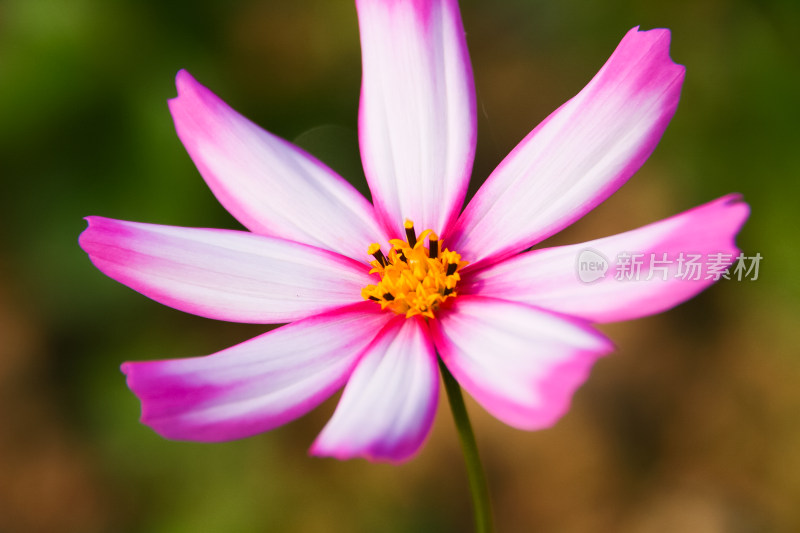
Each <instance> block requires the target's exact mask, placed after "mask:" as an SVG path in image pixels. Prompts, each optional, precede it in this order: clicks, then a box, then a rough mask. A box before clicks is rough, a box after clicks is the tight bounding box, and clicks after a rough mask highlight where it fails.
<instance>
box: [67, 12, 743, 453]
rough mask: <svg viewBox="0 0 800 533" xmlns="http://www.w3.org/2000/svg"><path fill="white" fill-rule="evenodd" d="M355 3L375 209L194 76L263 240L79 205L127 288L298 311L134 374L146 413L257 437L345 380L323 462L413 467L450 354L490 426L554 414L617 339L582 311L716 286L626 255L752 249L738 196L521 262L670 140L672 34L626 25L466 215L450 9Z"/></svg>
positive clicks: (213, 170) (468, 157)
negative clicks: (623, 277)
mask: <svg viewBox="0 0 800 533" xmlns="http://www.w3.org/2000/svg"><path fill="white" fill-rule="evenodd" d="M357 8H358V17H359V23H360V27H361V44H362V52H363V84H362V90H361V107H360V112H359V136H360V144H361V153H362V159H363V162H364V170H365V172H366V175H367V178H368V181H369V186H370V189H371V191H372V196H373V198H374V203H375V205H374V206H372V205H370V204H369V203H368V202H367V201H366V200H365V199H364V198H363V197H362V196H360V195H359V194H358V193H357V192H356V191H355V190H354V189H353V188H352V187H351V186H350V185H349V184H348V183H347V182H346V181H344V180H343V179H342V178H340V177H339V176H337V175H336V174H335V173H334V172H333V171H331V170H330V169H329V168H328V167H326V166H325V165H324V164H322V163H321V162H319V161H318V160H316V159H315V158H313V157H312V156H310V155H309V154H307V153H306V152H304V151H303V150H301V149H299V148H297V147H295V146H293V145H291V144H290V143H288V142H286V141H284V140H282V139H280V138H278V137H275V136H274V135H272V134H270V133H268V132H266V131H264V130H262V129H260V128H259V127H258V126H256V125H255V124H253V123H252V122H250V121H248V120H247V119H245V118H244V117H242V116H241V115H239V114H238V113H236V112H235V111H234V110H233V109H231V108H230V107H228V106H227V105H226V104H225V103H224V102H222V101H221V100H220V99H219V98H217V97H216V96H215V95H214V94H212V93H211V92H210V91H209V90H208V89H206V88H205V87H203V86H202V85H200V84H199V83H197V82H196V81H195V80H194V79H193V78H192V77H191V76H190V75H189V74H188V73H187V72H185V71H181V72H179V73H178V76H177V87H178V97H177V98H175V99H173V100H171V101H170V102H169V107H170V110H171V112H172V116H173V118H174V120H175V126H176V129H177V132H178V135H179V137H180V139H181V140H182V141H183V144H184V146H185V147H186V149H187V151H188V152H189V155H190V156H191V158H192V159H193V161H194V162H195V164H196V165H197V168H198V169H199V171H200V173H201V174H202V176H203V178H204V179H205V180H206V182H207V183H208V185H209V187H211V190H212V191H213V192H214V194H215V195H216V196H217V198H218V199H219V201H220V202H221V203H222V204H223V205H224V206H225V207H226V209H228V211H230V212H231V213H232V214H233V215H234V216H235V217H236V218H237V219H238V220H239V221H240V222H241V223H242V224H243V225H244V226H245V227H246V228H248V229H249V230H250V232H245V231H228V230H217V229H198V228H181V227H171V226H159V225H151V224H142V223H135V222H125V221H119V220H112V219H107V218H102V217H89V218H88V221H89V227H88V229H86V230H85V231H84V232H83V234H82V235H81V238H80V244H81V246H82V247H83V249H84V250H85V251H86V252H87V253H88V254H89V256H90V257H91V260H92V262H93V263H94V264H95V265H96V266H97V268H99V269H100V270H101V271H103V272H104V273H105V274H106V275H108V276H110V277H112V278H114V279H116V280H118V281H120V282H121V283H124V284H126V285H128V286H129V287H131V288H133V289H134V290H136V291H139V292H141V293H142V294H144V295H146V296H148V297H150V298H152V299H154V300H156V301H159V302H161V303H164V304H166V305H169V306H171V307H174V308H176V309H180V310H182V311H186V312H189V313H193V314H196V315H200V316H204V317H208V318H214V319H218V320H229V321H235V322H250V323H263V324H277V323H290V324H288V325H286V326H283V327H280V328H278V329H276V330H273V331H270V332H268V333H265V334H263V335H261V336H259V337H256V338H254V339H251V340H249V341H246V342H243V343H242V344H239V345H236V346H233V347H231V348H228V349H226V350H223V351H221V352H219V353H215V354H213V355H209V356H205V357H197V358H190V359H177V360H164V361H149V362H137V363H125V364H124V365H123V366H122V370H123V372H124V373H125V374H126V375H127V380H128V386H129V387H130V388H131V390H132V391H133V392H134V393H135V394H136V395H137V396H138V397H139V399H140V400H141V402H142V422H143V423H145V424H147V425H149V426H150V427H152V428H153V429H154V430H155V431H156V432H158V433H159V434H160V435H163V436H164V437H167V438H171V439H179V440H194V441H225V440H230V439H238V438H242V437H247V436H249V435H253V434H256V433H260V432H264V431H267V430H269V429H272V428H274V427H276V426H279V425H281V424H285V423H287V422H289V421H290V420H293V419H295V418H297V417H299V416H301V415H303V414H305V413H307V412H308V411H310V410H311V409H313V408H314V407H315V406H317V405H319V404H320V403H321V402H322V401H323V400H325V399H326V398H328V397H329V396H331V395H332V394H333V393H334V392H335V391H336V390H338V389H339V388H341V387H342V386H344V392H343V394H342V397H341V400H340V402H339V405H338V407H337V408H336V411H335V413H334V414H333V417H332V418H331V420H330V421H329V422H328V424H327V425H326V426H325V428H324V429H323V430H322V433H321V434H320V435H319V437H318V438H317V440H316V442H314V444H313V446H312V448H311V453H313V454H315V455H329V456H334V457H338V458H342V459H344V458H350V457H356V456H361V457H366V458H369V459H373V460H389V461H402V460H405V459H408V458H409V457H410V456H412V455H413V454H414V453H415V452H416V451H417V450H419V448H420V446H421V445H422V443H423V441H424V440H425V438H426V436H427V434H428V432H429V430H430V427H431V424H432V420H433V416H434V411H435V409H436V405H437V399H438V395H439V375H438V368H437V353H438V354H439V356H440V357H441V359H442V361H443V362H444V364H445V365H446V366H447V368H448V369H449V370H450V372H451V373H452V374H453V375H454V376H455V378H456V379H457V380H458V381H459V382H460V384H461V385H462V386H463V387H464V388H465V389H466V390H467V391H468V392H469V393H470V394H471V395H472V396H473V397H474V398H475V399H476V400H477V401H478V402H479V403H480V404H481V405H482V406H483V407H484V408H485V409H486V410H487V411H489V412H490V413H491V414H492V415H494V416H495V417H497V418H498V419H500V420H502V421H503V422H505V423H507V424H510V425H512V426H514V427H517V428H521V429H527V430H533V429H538V428H543V427H548V426H550V425H552V424H553V423H555V422H556V420H558V419H559V417H561V416H562V415H563V414H564V413H565V412H566V411H567V409H568V407H569V403H570V398H571V396H572V394H573V392H574V391H575V389H576V388H577V387H578V386H580V384H581V383H582V382H583V381H584V380H585V379H586V378H587V375H588V373H589V370H590V367H591V366H592V364H593V363H594V362H595V360H597V358H598V357H600V356H602V355H604V354H606V353H608V352H609V351H611V349H612V345H611V343H610V342H609V341H608V340H607V339H606V338H605V337H604V336H603V335H601V334H600V333H598V332H597V331H596V330H595V329H593V328H592V326H591V325H590V324H591V323H602V322H611V321H617V320H628V319H632V318H637V317H641V316H645V315H649V314H652V313H657V312H660V311H664V310H666V309H669V308H671V307H673V306H675V305H677V304H678V303H680V302H683V301H684V300H687V299H688V298H691V297H692V296H694V295H695V294H697V293H699V292H700V291H702V290H703V289H704V288H706V287H707V286H709V285H710V284H711V283H713V281H714V280H713V277H709V279H706V276H705V275H701V276H700V277H699V279H696V280H695V279H688V280H687V279H682V278H681V277H680V276H677V275H676V274H677V270H676V269H677V268H679V265H678V264H677V263H673V264H672V265H670V266H669V267H668V268H667V270H665V271H664V274H665V275H664V277H666V278H667V279H666V280H664V279H662V276H661V271H659V275H657V276H652V279H650V280H648V279H646V278H647V277H648V273H655V271H656V264H655V263H653V264H651V263H650V262H649V261H648V260H645V261H644V264H643V265H642V266H641V273H640V279H639V281H628V282H623V281H619V280H617V279H614V276H613V275H611V273H613V271H614V268H615V267H616V266H617V259H615V258H617V256H618V254H619V253H621V252H639V253H642V254H644V257H645V258H647V257H649V254H651V253H653V254H656V255H657V256H658V257H661V254H663V253H666V254H669V257H673V258H674V257H677V256H678V255H679V254H680V253H682V252H687V253H689V252H691V253H696V254H705V255H708V254H712V253H721V254H724V255H725V257H727V256H732V257H735V256H736V254H737V253H738V250H737V248H736V246H735V244H734V242H733V240H734V237H735V235H736V233H737V232H738V231H739V229H740V227H741V226H742V224H743V223H744V221H745V219H746V218H747V215H748V207H747V205H746V204H743V203H742V202H741V201H740V200H739V198H738V197H737V196H726V197H723V198H720V199H718V200H715V201H713V202H710V203H708V204H705V205H702V206H700V207H697V208H694V209H692V210H689V211H687V212H685V213H681V214H679V215H676V216H674V217H672V218H669V219H666V220H663V221H660V222H656V223H654V224H651V225H648V226H645V227H642V228H639V229H636V230H633V231H629V232H626V233H622V234H619V235H615V236H612V237H607V238H604V239H599V240H596V241H592V242H588V243H583V244H578V245H573V246H564V247H555V248H547V249H540V250H535V251H529V252H526V251H525V250H526V249H528V248H530V247H531V246H533V245H535V244H537V243H538V242H540V241H542V240H543V239H545V238H547V237H549V236H550V235H553V234H554V233H556V232H558V231H560V230H561V229H563V228H564V227H566V226H568V225H570V224H572V223H573V222H574V221H576V220H577V219H579V218H580V217H582V216H583V215H584V214H586V213H587V212H589V211H590V210H591V209H592V208H594V207H595V206H596V205H598V204H599V203H600V202H602V201H603V200H605V199H606V198H607V197H608V196H610V195H611V194H612V193H613V192H614V191H616V190H617V189H618V188H619V187H620V186H621V185H622V184H623V183H624V182H625V181H626V180H627V179H628V178H630V176H631V175H632V174H633V173H634V172H635V171H636V170H637V169H638V168H639V167H640V166H641V165H642V164H643V163H644V161H645V159H647V157H648V156H649V155H650V153H651V152H652V151H653V149H654V148H655V146H656V144H657V143H658V141H659V139H660V138H661V135H662V133H663V132H664V130H665V128H666V127H667V123H668V122H669V120H670V119H671V117H672V115H673V114H674V112H675V109H676V107H677V105H678V99H679V95H680V90H681V85H682V83H683V77H684V68H683V67H682V66H680V65H677V64H675V63H673V62H672V60H671V59H670V57H669V54H668V48H669V39H670V35H669V32H668V31H667V30H663V29H659V30H651V31H646V32H643V31H639V30H638V28H634V29H632V30H631V31H630V32H628V33H627V34H626V35H625V37H624V38H623V39H622V42H621V43H620V44H619V46H618V47H617V49H616V50H615V51H614V53H613V54H612V55H611V57H610V58H609V60H608V62H607V63H606V64H605V65H604V66H603V68H602V69H601V70H600V72H598V74H597V75H596V76H595V77H594V78H593V79H592V80H591V81H590V82H589V84H588V85H587V86H586V87H585V88H584V89H583V90H582V91H581V92H580V93H578V95H576V96H575V97H574V98H572V99H571V100H569V101H568V102H567V103H565V104H564V105H562V106H561V107H560V108H558V109H557V110H556V111H555V112H554V113H553V114H551V115H550V116H549V117H548V118H547V119H546V120H545V121H544V122H542V123H541V124H540V125H539V126H538V127H536V129H534V130H533V131H532V132H531V133H530V134H529V135H528V136H527V137H525V138H524V139H523V140H522V142H520V144H519V145H518V146H517V147H516V148H515V149H514V150H513V151H512V152H511V153H510V154H509V155H508V156H507V157H506V158H505V159H504V160H503V162H502V163H500V166H498V167H497V169H496V170H495V171H494V172H493V173H492V174H491V175H490V176H489V178H488V179H487V181H486V183H485V184H484V185H483V187H481V189H480V190H479V191H478V193H477V194H476V195H475V197H474V198H473V199H472V201H471V202H470V203H469V205H467V207H466V209H464V211H463V212H461V213H460V214H459V212H460V209H461V206H462V204H463V201H464V197H465V193H466V190H467V183H468V181H469V176H470V173H471V169H472V161H473V155H474V150H475V141H476V121H475V116H476V113H475V92H474V87H473V81H472V71H471V66H470V61H469V56H468V53H467V47H466V42H465V37H464V30H463V27H462V23H461V18H460V14H459V11H458V6H457V3H456V1H455V0H430V1H428V0H391V1H378V0H357ZM410 221H413V226H412V227H409V226H411V222H410ZM420 230H432V231H431V232H421V231H420ZM437 238H438V241H437ZM392 239H397V240H394V241H392V242H391V243H390V240H392ZM415 240H416V241H417V242H416V246H415V242H414V241H415ZM584 249H591V250H593V251H594V253H596V254H597V253H599V254H601V255H602V256H605V258H608V260H609V264H608V269H609V273H608V274H607V275H606V276H605V277H603V278H601V279H599V280H597V281H595V282H593V283H583V282H581V280H580V279H579V278H578V276H577V275H576V261H577V258H578V255H579V254H580V252H581V251H582V250H584ZM368 252H369V253H368ZM369 254H374V256H370V255H369ZM726 261H727V263H728V264H729V263H730V262H731V261H732V259H730V260H728V259H726Z"/></svg>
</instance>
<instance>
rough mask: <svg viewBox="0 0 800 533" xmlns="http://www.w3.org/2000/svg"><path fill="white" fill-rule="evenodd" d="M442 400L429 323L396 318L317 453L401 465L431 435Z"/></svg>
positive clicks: (361, 366)
mask: <svg viewBox="0 0 800 533" xmlns="http://www.w3.org/2000/svg"><path fill="white" fill-rule="evenodd" d="M438 397H439V371H438V368H437V362H436V353H435V352H434V350H433V344H432V342H431V340H430V334H429V332H428V328H427V326H426V324H425V323H424V322H423V321H422V320H421V319H419V318H418V317H417V318H414V319H405V318H402V317H397V318H395V319H394V320H393V321H392V322H391V323H390V324H389V325H388V326H387V327H386V329H384V331H382V332H381V334H380V335H379V336H378V337H377V338H376V339H375V342H373V344H372V345H371V346H370V347H369V348H368V349H367V351H366V352H365V353H364V355H363V356H362V359H361V360H360V361H359V363H358V366H357V367H356V369H355V371H354V372H353V375H352V376H351V377H350V380H349V381H348V382H347V386H346V387H345V389H344V392H343V393H342V398H341V400H340V401H339V405H338V406H337V408H336V412H334V414H333V417H332V418H331V420H330V421H329V422H328V424H327V425H326V426H325V428H324V429H323V430H322V433H320V435H319V437H317V440H316V441H315V442H314V445H313V446H312V447H311V453H312V454H313V455H322V456H333V457H336V458H337V459H350V458H353V457H364V458H367V459H370V460H372V461H391V462H396V463H397V462H401V461H405V460H407V459H409V458H410V457H411V456H413V455H414V454H415V453H416V452H417V451H418V450H419V449H420V447H421V446H422V444H423V442H424V441H425V438H426V437H427V435H428V433H429V432H430V429H431V425H432V423H433V416H434V414H435V412H436V405H437V401H438Z"/></svg>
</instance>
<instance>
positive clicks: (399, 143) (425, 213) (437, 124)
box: [356, 0, 477, 236]
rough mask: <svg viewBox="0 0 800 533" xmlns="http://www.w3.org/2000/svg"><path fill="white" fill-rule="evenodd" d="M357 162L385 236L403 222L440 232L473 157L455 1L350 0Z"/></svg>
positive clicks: (468, 87) (471, 109) (458, 200)
mask: <svg viewBox="0 0 800 533" xmlns="http://www.w3.org/2000/svg"><path fill="white" fill-rule="evenodd" d="M356 6H357V8H358V20H359V26H360V29H361V54H362V62H363V78H362V86H361V106H360V110H359V138H360V144H361V159H362V161H363V163H364V171H365V173H366V175H367V180H368V181H369V186H370V189H371V190H372V197H373V201H374V203H375V206H376V208H377V210H378V211H379V213H380V214H381V215H382V217H383V219H384V222H385V224H386V226H387V227H388V228H390V230H391V231H393V232H394V236H402V235H403V234H404V233H403V221H404V220H405V219H406V218H410V219H411V220H413V221H414V223H415V224H416V226H417V228H419V229H420V230H423V229H429V228H430V229H433V230H434V231H435V232H437V233H439V234H442V233H443V232H444V231H445V230H446V228H447V227H448V226H449V225H450V223H451V222H452V221H453V220H455V217H456V216H457V215H458V211H459V210H460V209H461V205H462V203H463V201H464V195H465V193H466V190H467V184H468V182H469V176H470V173H471V170H472V160H473V156H474V154H475V141H476V131H477V130H476V122H475V89H474V86H473V81H472V67H471V65H470V61H469V54H468V52H467V44H466V39H465V36H464V28H463V26H462V23H461V15H460V13H459V10H458V3H457V2H456V1H455V0H431V1H427V0H426V1H421V0H389V1H387V0H358V1H357V2H356Z"/></svg>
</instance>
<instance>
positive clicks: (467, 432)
mask: <svg viewBox="0 0 800 533" xmlns="http://www.w3.org/2000/svg"><path fill="white" fill-rule="evenodd" d="M439 368H440V369H441V371H442V377H443V378H444V388H445V390H446V391H447V399H448V400H450V410H451V411H452V412H453V419H454V420H455V422H456V429H457V430H458V440H459V441H461V450H462V451H463V453H464V462H465V463H466V464H467V478H468V479H469V491H470V494H472V506H473V509H474V511H475V531H476V533H491V532H492V530H493V529H492V506H491V504H490V502H489V489H488V488H487V485H486V475H485V474H484V473H483V467H482V466H481V458H480V456H479V455H478V445H477V444H476V443H475V434H474V433H473V432H472V425H471V424H470V423H469V415H467V408H466V406H465V405H464V397H463V396H462V394H461V387H460V386H459V385H458V382H457V381H456V379H455V378H454V377H453V375H452V374H451V373H450V371H449V370H447V367H446V366H445V365H444V363H443V362H442V360H441V359H439Z"/></svg>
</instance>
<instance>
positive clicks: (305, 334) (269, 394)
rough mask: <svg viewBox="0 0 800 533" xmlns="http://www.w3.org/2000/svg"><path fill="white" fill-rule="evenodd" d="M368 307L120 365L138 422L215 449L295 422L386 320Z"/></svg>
mask: <svg viewBox="0 0 800 533" xmlns="http://www.w3.org/2000/svg"><path fill="white" fill-rule="evenodd" d="M374 307H375V306H374V305H371V302H362V303H361V304H356V305H354V306H351V307H349V308H346V309H340V310H337V311H334V312H331V313H326V314H322V315H318V316H315V317H312V318H308V319H306V320H301V321H298V322H294V323H292V324H289V325H287V326H283V327H281V328H278V329H276V330H273V331H270V332H268V333H265V334H263V335H261V336H259V337H256V338H254V339H251V340H249V341H246V342H243V343H241V344H238V345H236V346H233V347H231V348H228V349H226V350H222V351H221V352H217V353H215V354H213V355H209V356H205V357H194V358H189V359H172V360H166V361H147V362H138V363H125V364H123V365H122V371H123V372H124V373H125V374H126V375H127V380H128V387H130V389H131V390H132V391H133V392H134V394H136V396H138V397H139V400H141V402H142V418H141V422H142V423H143V424H146V425H148V426H150V427H151V428H153V429H154V430H155V431H156V433H158V434H159V435H161V436H162V437H166V438H168V439H175V440H191V441H200V442H220V441H227V440H233V439H240V438H243V437H249V436H251V435H255V434H257V433H262V432H264V431H268V430H270V429H273V428H275V427H277V426H280V425H282V424H285V423H287V422H290V421H291V420H294V419H295V418H298V417H300V416H302V415H304V414H305V413H307V412H308V411H310V410H311V409H313V408H314V407H316V406H317V405H319V404H320V403H321V402H323V401H324V400H325V399H326V398H328V397H329V396H330V395H331V394H333V393H334V392H335V391H336V390H337V389H339V388H340V387H341V386H342V385H344V383H345V381H346V380H347V378H348V376H349V375H350V373H351V372H352V370H353V367H354V366H355V364H356V362H357V361H358V358H359V356H360V355H361V353H362V352H363V351H364V349H366V347H367V346H368V345H369V344H370V342H372V340H373V339H374V338H375V335H376V334H377V332H378V331H380V329H381V328H382V327H383V326H384V325H385V324H386V322H387V320H388V318H389V317H387V315H386V314H385V313H381V312H376V311H375V310H374Z"/></svg>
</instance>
